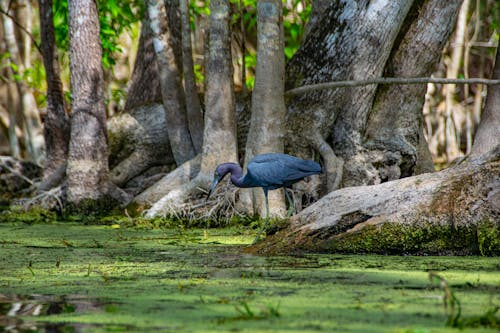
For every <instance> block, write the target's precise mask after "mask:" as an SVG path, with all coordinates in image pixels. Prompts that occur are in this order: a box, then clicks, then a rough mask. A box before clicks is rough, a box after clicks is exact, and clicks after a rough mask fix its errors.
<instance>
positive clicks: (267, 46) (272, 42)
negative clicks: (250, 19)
mask: <svg viewBox="0 0 500 333" xmlns="http://www.w3.org/2000/svg"><path fill="white" fill-rule="evenodd" d="M281 6H282V5H281V0H262V1H258V3H257V68H256V73H255V86H254V89H253V93H252V116H251V120H250V130H249V133H248V137H247V142H246V149H245V161H246V162H245V165H247V164H248V162H249V161H250V160H251V159H252V158H253V157H254V156H255V155H259V154H264V153H282V152H283V149H284V138H283V137H284V123H285V112H286V107H285V100H284V98H283V94H284V89H285V87H284V77H285V56H284V38H283V18H282V9H281ZM245 192H247V194H249V195H251V198H252V199H253V200H252V202H253V211H255V212H257V213H258V214H259V215H260V216H266V205H265V199H264V193H263V191H262V189H260V188H254V189H249V190H245ZM269 210H270V215H271V216H284V213H285V205H284V196H283V192H282V191H281V190H280V191H271V192H269Z"/></svg>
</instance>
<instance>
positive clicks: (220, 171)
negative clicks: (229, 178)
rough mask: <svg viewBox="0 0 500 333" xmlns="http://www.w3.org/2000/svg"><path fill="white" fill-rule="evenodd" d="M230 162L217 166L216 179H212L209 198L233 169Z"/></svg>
mask: <svg viewBox="0 0 500 333" xmlns="http://www.w3.org/2000/svg"><path fill="white" fill-rule="evenodd" d="M228 164H229V163H223V164H219V165H218V166H217V168H215V172H214V180H213V181H212V185H210V189H209V190H208V195H207V200H208V198H210V195H211V194H212V192H213V191H214V189H215V187H216V186H217V184H218V183H219V182H220V181H221V180H222V179H223V178H224V177H225V176H226V175H227V174H228V173H229V172H230V171H231V170H230V168H229V165H228Z"/></svg>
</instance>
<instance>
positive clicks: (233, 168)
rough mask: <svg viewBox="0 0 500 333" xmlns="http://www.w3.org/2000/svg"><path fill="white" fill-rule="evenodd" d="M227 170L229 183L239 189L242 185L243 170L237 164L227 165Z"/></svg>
mask: <svg viewBox="0 0 500 333" xmlns="http://www.w3.org/2000/svg"><path fill="white" fill-rule="evenodd" d="M227 168H228V170H229V172H230V173H231V182H232V183H233V184H234V185H236V186H238V187H241V186H242V185H243V178H245V177H243V170H242V169H241V166H240V165H239V164H237V163H227Z"/></svg>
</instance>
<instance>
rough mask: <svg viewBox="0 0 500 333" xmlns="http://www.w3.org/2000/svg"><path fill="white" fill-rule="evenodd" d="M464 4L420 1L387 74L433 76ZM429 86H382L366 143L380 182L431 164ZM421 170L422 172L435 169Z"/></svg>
mask: <svg viewBox="0 0 500 333" xmlns="http://www.w3.org/2000/svg"><path fill="white" fill-rule="evenodd" d="M460 3H461V1H460V0H454V1H439V0H428V1H425V2H423V3H422V4H417V8H414V9H413V10H412V12H411V14H410V15H409V17H408V18H407V22H408V23H407V26H406V27H405V26H404V27H403V29H402V32H401V33H400V37H399V38H398V41H399V43H396V45H395V47H394V49H393V54H392V56H391V58H390V60H389V61H388V63H387V65H386V69H385V74H384V77H429V76H431V74H432V73H433V72H434V70H435V69H436V66H437V64H438V63H439V59H440V55H441V53H442V50H443V48H444V46H445V44H446V42H447V41H448V39H449V36H450V34H451V32H452V30H453V26H454V22H455V19H456V17H457V13H458V10H459V7H460ZM426 89H427V85H426V84H422V85H401V86H400V85H390V86H379V87H378V90H377V93H376V96H375V100H374V102H373V106H372V109H371V111H370V115H369V118H368V121H367V125H366V132H365V147H367V148H368V149H369V150H370V152H369V154H370V156H371V157H370V158H371V159H372V162H371V164H372V165H373V164H375V163H373V160H376V164H377V166H376V168H377V170H378V174H379V178H380V180H381V181H387V180H394V179H398V178H401V177H408V176H411V175H413V174H415V169H416V168H418V167H417V165H428V166H432V160H429V158H430V153H428V148H427V143H426V142H425V139H424V140H422V136H423V115H422V107H423V105H424V99H425V92H426ZM388 119H391V121H387V120H388ZM426 150H427V151H426ZM426 159H427V160H426ZM418 169H419V172H420V173H422V172H430V171H434V169H433V168H432V169H431V168H429V169H426V168H422V167H420V168H418Z"/></svg>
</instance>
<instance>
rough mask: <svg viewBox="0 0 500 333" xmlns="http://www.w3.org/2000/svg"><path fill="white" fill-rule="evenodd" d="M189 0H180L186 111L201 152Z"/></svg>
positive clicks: (197, 150) (194, 139)
mask: <svg viewBox="0 0 500 333" xmlns="http://www.w3.org/2000/svg"><path fill="white" fill-rule="evenodd" d="M188 2H189V0H179V8H180V12H181V22H182V28H181V29H182V66H183V72H184V91H185V92H186V112H187V117H188V123H189V132H190V133H191V138H192V140H193V145H194V148H195V151H196V153H197V154H198V153H201V151H202V146H203V112H202V110H201V105H200V97H199V96H198V91H197V89H196V83H195V80H194V67H193V66H194V65H193V49H192V46H191V27H190V22H189V8H188Z"/></svg>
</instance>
